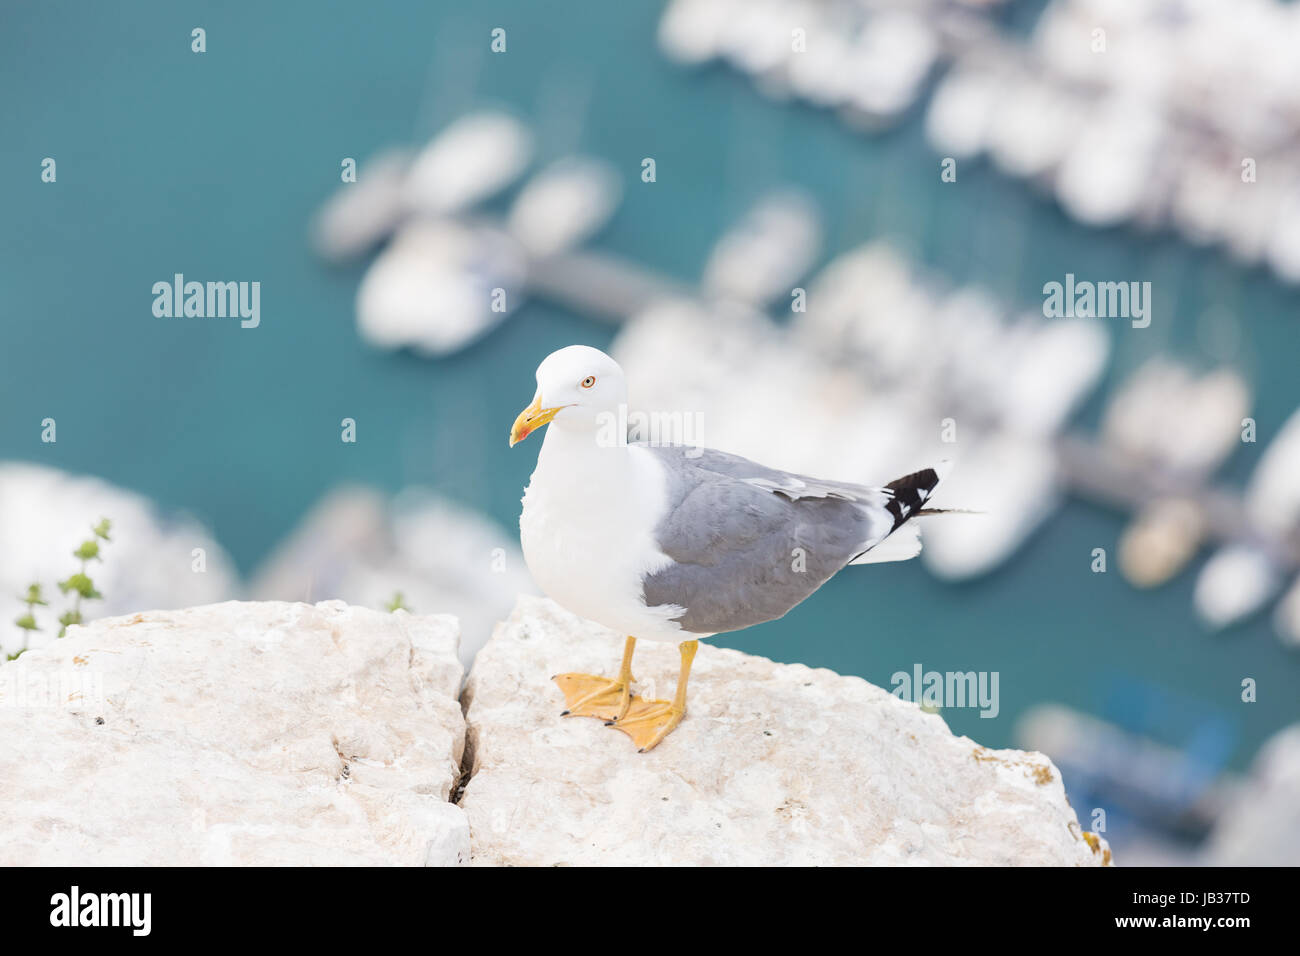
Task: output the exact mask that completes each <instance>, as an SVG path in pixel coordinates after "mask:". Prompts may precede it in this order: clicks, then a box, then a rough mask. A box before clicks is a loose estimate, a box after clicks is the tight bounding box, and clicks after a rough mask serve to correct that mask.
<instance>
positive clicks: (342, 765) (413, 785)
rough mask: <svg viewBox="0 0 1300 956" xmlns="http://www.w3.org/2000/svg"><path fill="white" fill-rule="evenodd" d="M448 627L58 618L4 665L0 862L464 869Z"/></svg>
mask: <svg viewBox="0 0 1300 956" xmlns="http://www.w3.org/2000/svg"><path fill="white" fill-rule="evenodd" d="M457 630H458V629H457V625H456V621H455V619H454V618H451V617H447V616H428V617H415V616H412V615H408V614H406V613H404V612H399V613H397V614H387V613H380V612H377V611H370V610H365V609H363V608H356V607H348V606H347V605H345V604H342V603H341V602H326V603H322V604H317V605H315V606H311V605H307V604H283V603H258V604H246V603H237V602H231V603H226V604H214V605H208V606H205V607H197V608H191V609H188V610H182V611H159V612H151V613H145V614H135V615H131V616H129V617H118V618H109V619H106V620H101V621H96V622H94V623H92V624H90V625H88V626H86V627H79V628H73V629H70V631H69V633H68V636H67V637H66V638H64V639H63V640H59V641H55V642H53V643H52V644H51V645H49V646H48V647H45V648H42V649H40V650H36V651H30V652H28V653H27V654H24V655H23V656H22V657H21V658H19V659H18V660H17V661H14V662H11V663H8V664H3V665H0V741H3V745H2V748H0V865H6V866H11V865H33V864H37V865H40V864H64V865H113V864H126V865H198V864H217V865H226V864H233V865H240V864H260V865H268V864H285V865H303V864H331V865H339V864H456V863H459V862H464V860H465V858H466V857H467V856H468V850H469V829H468V826H467V823H466V819H465V816H464V813H463V812H462V811H461V810H460V809H459V808H458V807H456V806H455V805H454V804H452V803H450V802H449V798H450V795H451V792H452V789H453V787H454V786H455V784H456V781H457V779H458V777H459V774H460V759H461V754H462V748H463V746H464V740H465V732H464V720H463V717H462V715H461V710H460V706H459V704H458V703H457V699H456V698H457V694H458V692H459V690H460V683H461V678H462V669H461V665H460V663H459V661H458V660H457V656H456V650H457V641H458V633H457Z"/></svg>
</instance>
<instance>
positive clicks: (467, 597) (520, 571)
mask: <svg viewBox="0 0 1300 956" xmlns="http://www.w3.org/2000/svg"><path fill="white" fill-rule="evenodd" d="M518 542H519V536H518V533H517V532H507V531H506V530H504V529H502V528H500V527H498V526H497V525H496V524H495V523H493V522H491V521H489V520H488V519H486V518H484V517H482V516H481V515H479V514H478V513H477V512H474V511H472V510H470V509H467V508H463V507H460V506H458V505H455V504H453V503H451V502H449V501H447V500H446V499H443V498H441V497H439V496H437V495H434V494H433V493H431V492H428V491H424V490H421V489H408V490H407V491H405V492H403V493H402V494H400V495H398V496H397V497H396V498H394V499H391V500H390V499H388V498H386V497H384V496H383V495H381V494H379V493H378V492H376V491H373V490H371V489H368V488H364V487H355V486H353V487H343V488H339V489H337V490H335V491H333V492H330V493H329V494H327V495H326V496H325V497H324V498H322V499H321V500H320V501H319V502H318V503H317V504H316V505H315V506H314V507H313V508H312V510H311V511H310V512H309V513H308V514H307V515H306V516H305V517H304V518H303V519H302V521H301V522H300V523H299V525H298V527H297V528H296V529H294V531H293V532H292V533H291V534H290V535H289V536H288V537H287V538H286V539H285V540H284V541H283V542H282V543H281V544H280V545H279V546H278V547H277V548H276V550H275V551H274V552H273V553H272V554H271V556H270V557H268V558H267V560H266V561H265V562H264V563H263V565H262V566H261V567H260V568H259V569H258V570H257V571H256V572H255V574H254V576H253V579H252V582H251V584H250V586H249V590H250V593H251V597H252V598H253V599H255V600H279V601H309V602H315V601H325V600H330V599H339V600H343V601H347V602H348V603H350V604H358V605H362V606H364V607H371V608H383V607H385V606H386V605H387V604H388V603H389V602H390V601H391V600H392V599H393V597H394V596H395V595H396V594H398V593H400V594H401V595H402V598H403V603H404V605H405V606H406V607H408V608H410V609H411V611H412V612H413V613H416V614H421V613H424V614H431V613H439V614H444V613H445V614H454V615H456V616H457V617H458V618H459V619H460V626H461V642H460V658H461V662H462V663H463V664H464V665H465V668H466V670H467V671H468V669H469V666H470V664H471V662H472V661H473V659H474V655H475V654H476V653H478V650H479V648H481V647H482V646H483V645H484V644H485V643H486V642H487V640H488V638H489V637H490V636H491V634H492V629H493V627H495V625H496V623H497V622H498V621H500V620H504V619H505V618H506V617H507V616H508V615H509V613H510V611H511V609H512V608H513V607H514V603H515V597H516V595H518V594H521V593H535V592H536V588H535V587H534V586H533V583H532V579H531V578H530V577H529V574H528V571H527V568H526V567H525V566H524V560H523V555H522V553H521V552H520V551H519V543H518Z"/></svg>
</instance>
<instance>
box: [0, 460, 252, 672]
mask: <svg viewBox="0 0 1300 956" xmlns="http://www.w3.org/2000/svg"><path fill="white" fill-rule="evenodd" d="M102 518H108V519H109V520H110V521H111V522H112V528H111V530H110V532H109V535H110V538H111V541H109V542H107V543H102V544H101V548H102V550H101V560H99V561H95V562H92V563H91V565H90V567H89V569H88V571H87V573H88V574H89V575H90V577H91V578H92V579H93V580H94V582H95V587H96V589H97V590H98V591H99V592H100V593H102V594H103V595H104V599H103V600H102V601H87V602H85V603H84V605H83V608H82V613H83V615H84V616H85V619H86V620H87V621H89V620H93V619H95V618H101V617H112V616H114V615H118V614H128V613H133V612H136V611H148V610H170V609H173V608H182V607H191V606H193V605H197V604H212V603H214V602H217V601H225V600H229V599H231V598H233V597H235V596H236V594H237V591H238V579H237V577H236V573H235V569H234V566H233V564H232V563H231V561H230V558H229V557H228V556H227V554H226V552H225V551H224V550H223V549H222V547H221V546H220V545H219V544H218V543H217V541H216V540H215V539H214V538H213V536H212V533H211V532H210V531H209V530H208V529H207V528H205V527H204V526H203V525H202V524H201V523H200V522H198V521H197V520H195V519H194V518H192V517H189V516H186V515H183V514H178V515H165V514H164V513H162V512H161V511H160V510H159V509H158V508H157V507H155V506H154V505H153V504H152V503H151V502H150V501H149V500H148V499H147V498H145V497H144V496H142V495H139V494H136V493H135V492H132V491H127V490H125V489H123V488H118V487H116V486H114V485H111V484H109V483H107V482H105V481H102V480H100V479H98V478H91V477H84V476H78V475H70V474H68V473H66V472H63V471H60V470H58V469H55V468H47V467H44V466H41V465H30V464H24V463H18V462H3V463H0V652H3V654H12V653H15V652H16V651H18V650H19V648H21V647H22V646H23V640H24V637H23V632H22V631H20V630H19V629H18V628H17V627H14V626H13V621H14V619H15V618H17V617H18V616H19V615H20V614H23V613H25V612H26V607H25V605H24V604H23V603H22V601H21V600H20V599H19V595H22V594H25V593H26V591H27V587H28V585H29V584H32V583H39V584H40V585H41V589H42V591H43V593H44V596H45V600H46V601H47V602H48V604H49V606H47V607H37V608H35V610H34V614H35V618H36V622H37V624H38V625H39V626H40V628H41V630H40V631H39V632H36V633H34V634H32V635H31V637H30V642H29V645H28V646H30V647H33V648H35V647H41V646H43V645H44V644H47V643H49V642H50V641H52V640H54V639H55V636H56V635H57V634H58V632H59V624H58V620H57V618H58V616H59V614H60V613H61V612H62V611H63V610H66V609H67V608H68V607H71V601H70V599H69V598H68V597H67V596H64V595H62V594H60V593H59V590H58V588H57V586H56V582H57V581H61V580H63V579H65V578H67V577H68V575H69V574H71V573H72V572H73V571H75V570H77V567H78V562H77V559H76V558H74V557H73V556H72V552H73V551H74V550H75V549H76V548H77V547H78V546H79V545H80V544H81V542H82V541H84V540H85V539H86V538H88V537H90V529H91V527H92V526H93V525H95V524H96V523H98V522H99V521H100V519H102ZM2 660H3V656H0V661H2Z"/></svg>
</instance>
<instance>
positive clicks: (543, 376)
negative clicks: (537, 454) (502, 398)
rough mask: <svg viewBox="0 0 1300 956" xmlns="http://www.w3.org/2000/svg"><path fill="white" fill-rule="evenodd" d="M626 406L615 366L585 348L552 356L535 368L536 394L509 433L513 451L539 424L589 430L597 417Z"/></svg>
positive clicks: (623, 385) (623, 387) (576, 347)
mask: <svg viewBox="0 0 1300 956" xmlns="http://www.w3.org/2000/svg"><path fill="white" fill-rule="evenodd" d="M626 404H627V383H626V381H625V379H624V378H623V370H622V369H621V368H619V366H618V363H617V362H615V361H614V360H613V359H612V358H610V357H609V356H608V355H606V354H605V353H604V352H602V351H601V350H600V349H593V348H591V347H590V346H587V345H570V346H568V347H567V348H562V349H560V350H559V351H558V352H552V353H551V354H550V355H548V356H546V358H545V359H543V360H542V364H541V365H539V366H537V393H536V394H535V395H534V396H533V402H532V404H531V405H529V406H528V407H527V408H525V409H524V410H523V411H522V412H520V413H519V417H518V418H516V419H515V423H514V425H513V426H512V427H511V429H510V445H511V447H513V446H514V445H516V444H518V443H519V442H521V441H523V440H524V439H525V438H527V437H528V436H529V435H530V434H532V433H533V432H535V431H537V429H539V428H541V427H542V426H543V425H547V424H551V425H553V426H554V427H556V428H565V429H574V430H583V429H586V430H594V429H595V428H597V426H598V425H599V423H600V421H601V419H602V416H604V415H608V414H617V412H618V409H619V406H621V405H626Z"/></svg>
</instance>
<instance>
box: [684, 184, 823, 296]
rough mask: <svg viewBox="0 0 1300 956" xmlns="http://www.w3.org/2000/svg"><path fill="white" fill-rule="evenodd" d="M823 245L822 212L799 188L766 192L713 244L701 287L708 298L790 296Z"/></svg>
mask: <svg viewBox="0 0 1300 956" xmlns="http://www.w3.org/2000/svg"><path fill="white" fill-rule="evenodd" d="M820 246H821V218H820V216H819V214H818V211H817V207H816V205H815V204H814V203H813V201H812V200H811V199H810V198H809V197H808V196H806V195H805V194H804V193H802V192H799V191H796V190H790V189H786V190H780V191H777V192H774V193H772V194H770V195H768V196H765V197H763V199H761V200H760V201H759V202H758V203H757V204H756V205H755V206H754V208H753V209H751V210H750V211H749V212H748V213H747V214H746V215H745V216H744V217H743V218H742V219H741V220H740V222H739V223H737V224H736V225H735V226H734V227H732V229H731V230H730V231H728V232H727V234H726V235H724V236H723V237H722V238H721V239H720V240H719V241H718V242H717V243H716V244H715V245H714V247H713V251H712V253H711V254H710V256H709V259H708V261H707V263H706V264H705V266H704V276H703V278H702V280H701V287H702V290H703V292H704V295H705V296H706V297H707V298H717V299H732V300H735V301H737V302H741V303H745V304H747V305H751V306H763V305H766V304H768V303H770V302H771V301H772V300H774V299H777V298H779V297H782V296H789V295H790V294H791V290H792V288H793V287H794V285H795V283H796V282H798V280H799V278H800V276H802V275H803V274H804V272H805V271H806V270H807V269H808V267H809V266H810V265H812V262H813V260H814V259H815V258H816V257H817V252H818V250H819V248H820Z"/></svg>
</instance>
